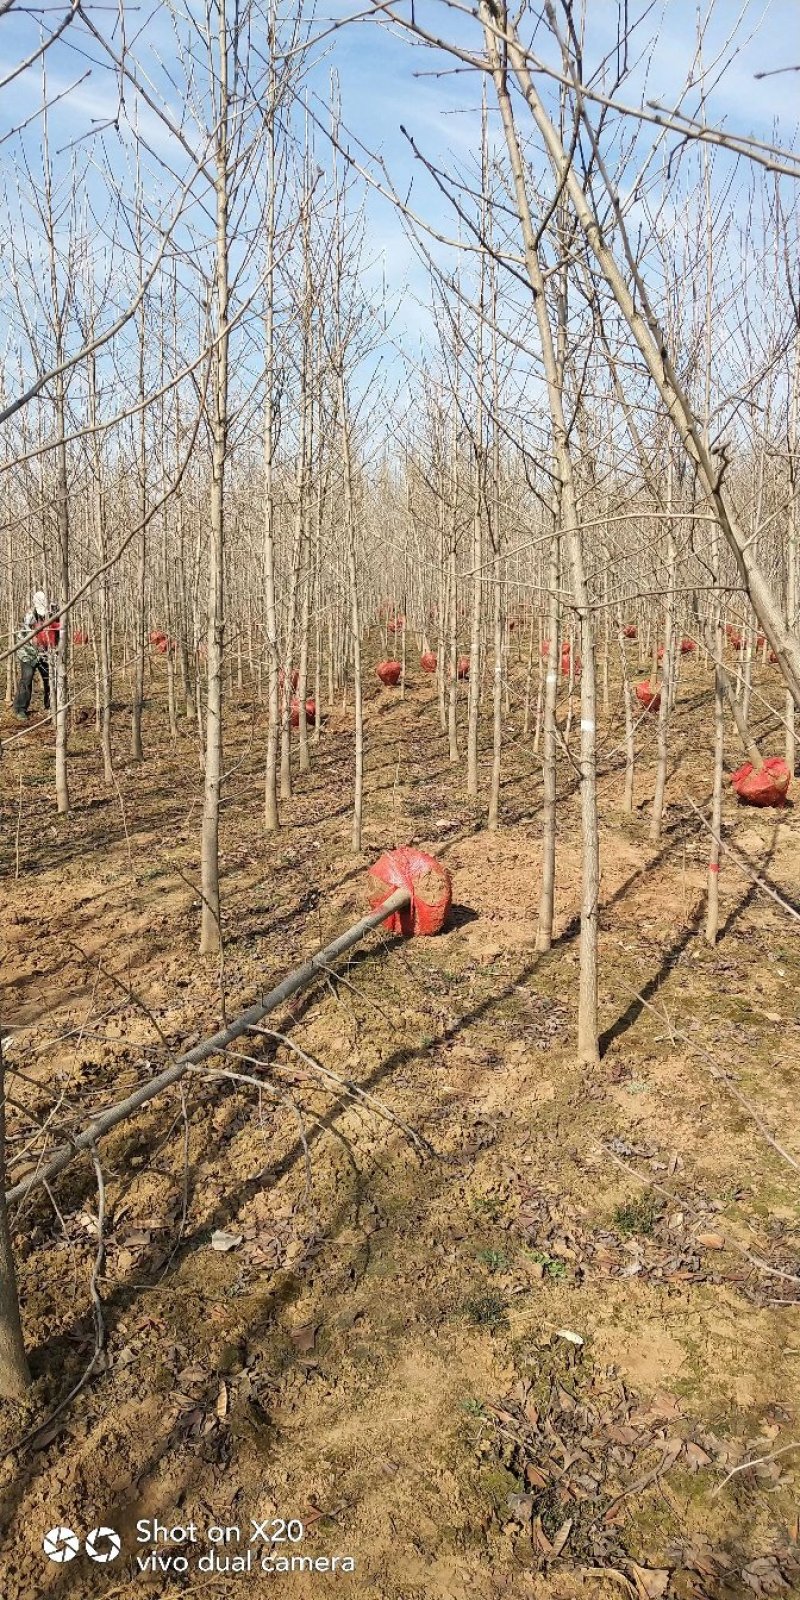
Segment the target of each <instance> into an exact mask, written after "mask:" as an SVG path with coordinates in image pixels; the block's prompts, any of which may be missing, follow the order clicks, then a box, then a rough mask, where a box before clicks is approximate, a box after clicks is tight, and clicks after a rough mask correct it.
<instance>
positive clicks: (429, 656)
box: [419, 650, 436, 672]
mask: <svg viewBox="0 0 800 1600" xmlns="http://www.w3.org/2000/svg"><path fill="white" fill-rule="evenodd" d="M419 664H420V666H421V668H422V670H423V672H435V671H436V656H435V654H434V652H433V650H425V651H423V653H422V655H421V656H420V658H419Z"/></svg>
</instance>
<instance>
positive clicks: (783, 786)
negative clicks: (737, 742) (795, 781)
mask: <svg viewBox="0 0 800 1600" xmlns="http://www.w3.org/2000/svg"><path fill="white" fill-rule="evenodd" d="M791 781H792V775H791V773H790V771H789V768H788V767H787V765H786V762H785V761H782V760H781V758H780V756H770V757H769V759H768V760H767V761H765V762H764V765H763V767H762V769H761V771H760V772H757V771H756V769H755V767H754V766H753V763H752V762H751V761H745V764H744V766H743V767H739V768H738V770H737V771H736V772H732V773H731V783H732V784H733V787H734V789H735V790H736V794H737V797H738V799H739V800H743V801H744V802H745V805H749V806H783V805H785V803H786V795H787V793H788V790H789V784H790V783H791Z"/></svg>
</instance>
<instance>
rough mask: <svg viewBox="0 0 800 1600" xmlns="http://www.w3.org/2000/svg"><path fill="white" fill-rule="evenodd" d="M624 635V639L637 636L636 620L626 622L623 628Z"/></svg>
mask: <svg viewBox="0 0 800 1600" xmlns="http://www.w3.org/2000/svg"><path fill="white" fill-rule="evenodd" d="M622 637H623V639H635V638H636V637H637V633H636V624H635V623H634V622H626V624H625V626H624V628H623V630H622Z"/></svg>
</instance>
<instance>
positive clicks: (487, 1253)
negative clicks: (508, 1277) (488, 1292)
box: [478, 1250, 508, 1272]
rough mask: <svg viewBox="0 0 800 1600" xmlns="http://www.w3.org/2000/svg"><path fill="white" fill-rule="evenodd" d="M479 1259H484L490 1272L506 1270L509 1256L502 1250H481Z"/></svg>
mask: <svg viewBox="0 0 800 1600" xmlns="http://www.w3.org/2000/svg"><path fill="white" fill-rule="evenodd" d="M478 1260H479V1261H482V1262H483V1264H484V1266H487V1267H488V1268H489V1271H490V1272H505V1270H506V1267H507V1266H508V1257H507V1256H506V1255H504V1254H503V1251H502V1250H479V1251H478Z"/></svg>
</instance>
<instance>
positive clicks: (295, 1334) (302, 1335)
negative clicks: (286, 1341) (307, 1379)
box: [289, 1322, 317, 1356]
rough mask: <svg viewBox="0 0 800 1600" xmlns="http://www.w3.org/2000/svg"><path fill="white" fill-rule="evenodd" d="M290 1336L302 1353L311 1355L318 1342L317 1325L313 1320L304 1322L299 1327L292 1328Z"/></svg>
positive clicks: (296, 1348)
mask: <svg viewBox="0 0 800 1600" xmlns="http://www.w3.org/2000/svg"><path fill="white" fill-rule="evenodd" d="M289 1337H290V1339H291V1341H292V1344H293V1345H294V1347H295V1350H297V1351H299V1353H300V1355H302V1356H307V1355H310V1353H311V1351H312V1350H313V1348H314V1345H315V1344H316V1342H317V1329H316V1326H315V1324H314V1323H313V1322H304V1323H302V1325H301V1326H300V1327H299V1328H291V1329H290V1330H289Z"/></svg>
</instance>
